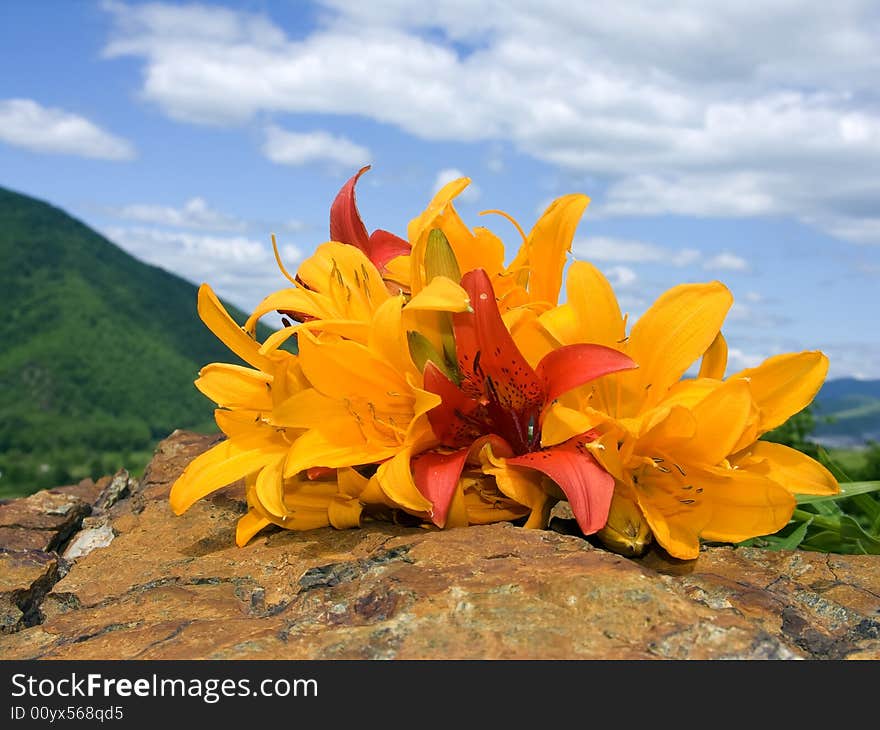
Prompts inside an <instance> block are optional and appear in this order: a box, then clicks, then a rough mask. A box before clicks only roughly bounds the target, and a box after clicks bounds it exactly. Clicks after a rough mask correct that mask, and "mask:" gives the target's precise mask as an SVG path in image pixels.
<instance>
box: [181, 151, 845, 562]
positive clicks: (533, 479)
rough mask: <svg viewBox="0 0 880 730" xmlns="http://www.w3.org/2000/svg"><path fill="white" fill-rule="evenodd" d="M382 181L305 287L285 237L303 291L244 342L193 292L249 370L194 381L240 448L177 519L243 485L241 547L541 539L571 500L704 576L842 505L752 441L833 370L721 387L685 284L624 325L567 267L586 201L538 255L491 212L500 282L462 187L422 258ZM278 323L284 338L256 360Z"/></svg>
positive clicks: (279, 295)
mask: <svg viewBox="0 0 880 730" xmlns="http://www.w3.org/2000/svg"><path fill="white" fill-rule="evenodd" d="M367 169H369V168H368V167H365V168H363V169H362V170H360V171H359V172H358V173H357V174H356V175H354V176H353V177H352V178H351V179H350V180H349V181H348V182H347V183H346V184H345V185H344V186H343V187H342V189H341V190H340V192H339V194H338V195H337V197H336V199H335V200H334V202H333V204H332V206H331V209H330V239H331V240H329V241H328V242H326V243H322V244H321V245H320V246H318V248H317V249H316V250H315V252H314V254H313V255H312V256H311V257H309V258H307V259H306V260H305V261H303V263H302V264H301V265H300V267H299V269H298V270H297V272H296V275H295V276H291V275H290V274H289V273H288V272H287V271H286V270H285V268H284V265H283V263H282V261H281V260H280V258H279V257H278V249H277V246H276V245H275V239H274V237H273V239H272V242H273V246H274V247H275V252H276V258H277V260H278V265H279V268H280V269H281V272H282V273H283V274H284V276H285V277H286V278H287V279H288V280H289V281H290V286H289V287H287V288H284V289H281V290H279V291H276V292H274V293H272V294H269V296H267V297H266V298H265V299H264V300H263V301H262V302H261V303H260V304H259V306H258V307H257V308H256V310H255V311H254V312H253V314H251V316H250V318H249V319H248V320H247V321H246V322H245V323H244V324H243V326H242V325H239V324H238V323H236V322H235V321H234V320H233V319H232V318H231V317H230V316H229V314H228V313H227V312H226V310H225V309H224V308H223V306H222V305H221V303H220V301H219V299H218V298H217V296H216V295H215V294H214V292H213V291H212V290H211V288H210V287H209V286H208V285H207V284H203V285H202V286H201V287H200V289H199V296H198V312H199V315H200V317H201V319H202V320H203V321H204V323H205V324H206V325H207V326H208V327H209V328H210V329H211V330H212V331H213V332H214V334H215V335H216V336H217V337H218V338H219V339H220V340H221V341H222V342H224V343H225V344H226V346H227V347H228V348H229V349H230V350H231V351H232V352H233V353H235V355H237V356H238V357H239V358H241V360H243V361H244V362H246V363H247V364H248V365H249V367H244V366H240V365H235V364H227V363H213V364H210V365H207V366H206V367H204V368H203V369H202V370H201V371H200V372H199V377H198V379H197V380H196V381H195V384H196V386H197V387H198V389H199V390H200V391H201V392H202V393H203V394H204V395H206V396H207V397H208V398H209V399H211V400H212V401H213V402H214V403H216V404H217V409H216V411H215V417H216V422H217V425H218V427H219V428H220V430H221V431H222V432H223V433H224V434H225V435H226V437H227V438H225V439H224V440H223V441H221V442H220V443H218V444H217V445H216V446H214V447H213V448H211V449H210V450H209V451H207V452H205V453H204V454H202V455H201V456H199V457H197V458H196V459H195V460H194V461H192V462H191V463H190V465H189V466H188V467H187V468H186V470H185V471H184V472H183V474H182V475H181V476H180V478H179V479H178V480H177V481H176V483H175V484H174V485H173V488H172V490H171V496H170V500H171V507H172V509H173V510H174V511H175V512H176V513H177V514H180V513H182V512H184V511H185V510H187V509H188V508H189V507H190V506H191V505H192V504H193V503H195V502H196V501H197V500H199V499H201V498H202V497H205V496H206V495H208V494H209V493H211V492H212V491H214V490H216V489H219V488H221V487H224V486H227V485H229V484H232V483H234V482H237V481H238V480H243V481H244V485H245V486H244V489H245V492H246V498H247V505H248V511H247V513H246V514H244V515H243V516H242V517H241V519H240V520H239V522H238V527H237V534H236V541H237V543H238V545H240V546H243V545H245V544H247V543H248V542H249V541H250V540H251V539H252V538H253V537H254V536H255V535H256V534H257V533H258V532H260V531H261V530H262V529H263V528H265V527H268V526H269V525H278V526H280V527H282V528H288V529H294V530H308V529H313V528H319V527H326V526H329V525H332V526H333V527H335V528H339V529H344V528H354V527H358V526H360V525H362V524H364V522H365V521H367V520H375V519H390V520H395V521H398V522H400V521H403V522H405V523H411V524H421V525H424V526H426V527H428V528H431V527H434V528H452V527H465V526H467V525H475V524H486V523H491V522H497V521H502V520H506V521H511V522H514V523H516V524H518V525H522V526H524V527H526V528H544V527H546V526H547V524H548V521H549V519H550V511H551V509H552V508H553V506H554V505H555V504H556V503H557V502H560V501H567V502H568V504H569V505H570V507H571V511H572V513H573V515H574V517H575V519H576V520H577V525H578V527H579V528H580V530H581V531H582V532H583V533H584V535H594V536H595V538H596V539H598V540H599V541H601V542H602V544H604V545H605V546H607V547H608V548H609V549H611V550H614V551H616V552H619V553H622V554H625V555H637V554H640V553H641V552H642V551H643V550H644V549H645V547H646V545H648V543H649V542H650V541H651V540H652V539H653V540H655V541H656V542H657V543H658V544H659V545H660V546H661V547H662V548H664V549H665V550H666V551H667V552H668V553H669V554H671V555H672V556H674V557H676V558H682V559H692V558H695V557H697V554H698V552H699V547H700V540H701V539H702V540H711V541H721V542H740V541H743V540H746V539H748V538H752V537H756V536H761V535H769V534H772V533H774V532H777V531H778V530H780V529H781V528H783V527H784V526H785V525H786V524H787V523H788V522H789V520H790V519H791V517H792V513H793V510H794V508H795V504H796V499H795V495H796V494H798V495H832V494H836V493H837V492H838V491H839V485H838V484H837V482H836V480H835V478H834V477H833V476H832V474H831V473H830V472H829V471H828V470H827V469H826V468H825V467H823V466H822V465H821V464H819V463H818V462H817V461H815V460H813V459H811V458H810V457H808V456H806V455H805V454H802V453H801V452H799V451H796V450H794V449H791V448H788V447H786V446H783V445H780V444H776V443H771V442H769V441H765V440H759V437H760V436H761V435H762V434H764V433H765V432H767V431H769V430H770V429H773V428H775V427H776V426H779V425H780V424H782V423H783V422H784V421H786V420H787V419H788V418H789V417H790V416H792V415H793V414H795V413H797V412H798V411H800V410H802V409H803V408H804V407H806V406H807V405H808V404H809V403H810V402H811V401H812V399H813V398H814V396H815V395H816V393H817V392H818V390H819V388H820V387H821V385H822V383H823V381H824V379H825V375H826V373H827V370H828V359H827V357H826V356H825V355H824V354H823V353H822V352H819V351H806V352H799V353H790V354H782V355H775V356H773V357H770V358H769V359H767V360H766V361H765V362H763V363H762V364H761V365H759V366H758V367H755V368H749V369H746V370H742V371H740V372H737V373H735V374H733V375H728V376H726V377H725V370H726V367H727V345H726V343H725V339H724V337H723V336H722V334H721V328H722V325H723V323H724V318H725V315H726V314H727V312H728V310H729V309H730V307H731V304H732V303H733V297H732V295H731V293H730V291H729V290H728V288H727V287H726V286H724V284H722V283H720V282H718V281H712V282H708V283H698V284H682V285H679V286H676V287H673V288H672V289H670V290H669V291H667V292H666V293H664V294H663V295H662V296H660V297H659V298H658V299H657V301H656V302H654V304H653V305H652V306H651V307H650V308H649V309H648V310H647V311H646V312H645V313H644V315H642V316H641V317H640V318H639V319H638V321H637V322H635V323H633V324H632V325H631V326H629V323H628V322H627V316H626V315H625V314H622V313H621V310H620V306H619V304H618V301H617V298H616V297H615V294H614V291H613V289H612V287H611V285H610V284H609V282H608V280H607V279H606V278H605V277H604V276H603V275H602V273H601V272H600V271H599V270H598V269H597V268H596V267H595V266H593V265H591V264H590V263H588V262H585V261H575V262H572V263H571V264H570V265H569V266H568V270H567V272H566V271H565V269H566V264H568V263H569V262H568V258H569V250H570V248H571V243H572V238H573V236H574V231H575V228H576V227H577V225H578V223H579V221H580V218H581V216H582V215H583V212H584V210H585V209H586V207H587V204H588V203H589V199H588V198H587V197H586V196H585V195H580V194H573V195H566V196H563V197H561V198H559V199H557V200H555V201H554V202H553V203H551V204H550V206H549V207H548V208H547V210H546V211H545V212H544V214H543V215H542V216H541V217H540V219H539V220H538V221H537V223H535V225H534V227H533V228H532V229H531V231H530V232H529V233H528V235H527V234H526V233H525V232H524V231H523V230H522V229H521V228H520V226H519V225H518V224H517V223H516V221H514V220H513V219H512V218H510V217H509V216H507V215H506V214H504V213H501V212H500V211H487V212H491V213H497V214H500V215H503V216H504V217H505V218H507V219H508V220H510V221H511V222H512V223H513V225H514V226H515V228H516V230H517V231H518V233H519V235H520V237H521V241H519V242H518V243H519V246H518V250H517V252H516V254H515V256H513V258H512V260H511V261H510V263H509V264H507V263H505V261H506V255H505V253H506V252H505V246H504V243H503V242H502V241H501V239H500V238H499V237H498V236H496V235H495V234H493V233H492V232H491V231H490V230H489V229H488V228H485V227H475V228H473V229H472V228H469V227H468V226H467V225H466V224H465V223H464V221H463V220H462V219H461V218H460V217H459V215H458V213H457V212H456V209H455V207H454V205H453V201H454V199H455V197H456V196H457V195H459V194H460V193H461V192H462V190H464V189H465V187H466V186H467V185H468V184H469V182H470V181H469V180H468V178H461V179H458V180H455V181H453V182H450V183H449V184H447V185H446V186H445V187H444V188H443V189H441V190H440V191H439V192H438V193H437V194H436V196H435V197H434V199H433V200H432V201H431V202H430V203H429V205H428V207H427V208H426V209H425V210H424V211H423V212H422V213H420V214H419V215H417V216H416V217H415V218H413V219H412V220H411V221H410V223H409V226H408V228H407V232H406V233H407V237H406V239H404V238H401V237H398V236H397V235H394V234H392V233H389V232H388V231H385V230H381V229H378V230H374V231H373V232H372V233H368V231H367V229H366V227H365V225H364V223H363V221H362V220H361V217H360V214H359V213H358V209H357V205H356V202H355V186H356V184H357V181H358V179H359V177H360V176H361V175H362V174H363V173H364V172H365V171H366V170H367ZM563 279H564V285H565V297H564V301H562V302H560V293H561V289H562V287H563ZM270 312H279V313H280V314H281V315H283V319H282V322H283V325H284V326H283V327H282V328H281V329H279V330H278V331H276V332H274V333H273V334H272V335H271V336H269V337H268V338H267V339H266V340H265V341H264V342H259V341H258V340H257V339H256V336H255V332H256V325H257V322H258V321H259V320H260V318H261V317H263V316H264V315H266V314H268V313H270ZM292 338H295V342H296V348H292V347H289V343H288V346H287V347H285V343H287V342H288V341H290V340H291V339H292ZM294 349H295V350H296V352H293V350H294Z"/></svg>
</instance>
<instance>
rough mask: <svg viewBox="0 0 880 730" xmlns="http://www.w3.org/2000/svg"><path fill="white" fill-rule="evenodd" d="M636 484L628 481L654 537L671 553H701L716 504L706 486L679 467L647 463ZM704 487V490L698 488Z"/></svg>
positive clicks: (681, 555)
mask: <svg viewBox="0 0 880 730" xmlns="http://www.w3.org/2000/svg"><path fill="white" fill-rule="evenodd" d="M633 478H634V479H636V478H637V479H638V481H637V483H635V484H628V487H629V488H630V490H631V492H630V493H631V494H634V495H635V497H636V499H637V500H638V505H639V508H640V509H641V511H642V514H643V515H644V516H645V519H646V520H647V522H648V526H649V527H650V528H651V532H652V533H653V534H654V539H655V540H656V541H657V543H658V544H659V545H660V546H662V547H663V549H664V550H666V551H667V552H668V553H669V554H670V555H672V556H673V557H675V558H679V559H680V560H693V559H694V558H696V557H697V556H698V555H699V553H700V534H701V533H702V531H703V528H704V527H705V526H706V524H707V523H708V521H709V518H710V516H711V510H712V506H711V503H710V501H709V499H708V495H706V494H705V492H706V490H705V486H704V485H703V484H697V483H696V481H695V480H694V478H693V476H692V475H691V474H690V472H689V473H688V477H687V481H686V480H685V477H684V476H683V475H682V474H681V473H680V472H679V471H678V470H676V469H672V470H670V471H669V472H663V471H660V470H659V469H655V468H651V467H647V468H645V469H642V470H641V471H640V472H638V474H637V477H636V476H634V477H633ZM698 489H702V490H703V491H702V492H699V493H698V492H697V490H698Z"/></svg>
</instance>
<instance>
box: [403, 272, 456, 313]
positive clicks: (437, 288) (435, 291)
mask: <svg viewBox="0 0 880 730" xmlns="http://www.w3.org/2000/svg"><path fill="white" fill-rule="evenodd" d="M470 306H471V305H470V298H469V297H468V294H467V292H466V291H465V290H464V289H462V288H461V286H460V285H459V284H457V283H456V282H454V281H452V279H448V278H447V277H445V276H435V277H434V278H433V279H431V281H430V283H429V284H428V285H427V286H425V287H424V288H423V289H422V290H421V291H420V292H419V293H418V294H416V295H415V296H414V297H413V298H412V299H410V301H409V303H408V304H407V305H406V308H407V309H419V310H429V311H435V312H467V311H468V310H469V309H470Z"/></svg>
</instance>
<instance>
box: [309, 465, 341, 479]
mask: <svg viewBox="0 0 880 730" xmlns="http://www.w3.org/2000/svg"><path fill="white" fill-rule="evenodd" d="M331 474H336V467H329V466H313V467H310V468H309V469H306V476H307V477H308V478H309V479H310V480H312V481H314V480H315V479H321V478H323V477H329V476H330V475H331Z"/></svg>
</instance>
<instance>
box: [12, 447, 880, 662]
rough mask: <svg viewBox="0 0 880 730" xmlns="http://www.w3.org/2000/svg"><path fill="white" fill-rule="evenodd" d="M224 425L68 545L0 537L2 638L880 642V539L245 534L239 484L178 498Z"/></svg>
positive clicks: (523, 647) (832, 654)
mask: <svg viewBox="0 0 880 730" xmlns="http://www.w3.org/2000/svg"><path fill="white" fill-rule="evenodd" d="M215 441H216V437H206V436H200V435H197V434H192V433H187V432H175V433H174V434H172V435H171V436H170V437H169V438H167V439H166V440H165V441H163V442H162V443H161V444H160V445H159V447H158V448H157V451H156V455H155V457H154V459H153V461H152V462H151V464H150V465H149V466H148V468H147V470H146V472H145V474H144V478H143V480H142V481H141V483H140V484H137V483H135V482H133V481H132V480H128V479H127V477H126V489H125V490H118V493H117V501H116V502H115V504H112V505H108V506H104V507H103V508H102V509H101V510H95V511H94V512H93V515H92V516H91V517H89V518H88V519H87V520H86V521H85V522H84V523H83V522H82V521H81V523H80V526H81V527H82V529H81V530H80V532H79V533H78V534H76V535H74V536H73V537H71V538H70V539H69V540H66V541H65V543H64V546H63V548H62V547H59V548H58V549H61V550H62V551H63V554H64V556H65V557H64V558H59V557H58V555H57V554H55V553H52V552H39V551H33V550H31V551H28V550H16V549H7V550H4V551H2V552H0V566H2V567H0V571H2V573H0V574H2V576H3V578H2V580H0V611H2V616H3V619H2V620H3V622H4V623H3V625H4V627H6V629H5V630H6V631H7V633H5V634H3V635H0V655H2V656H3V657H4V658H8V659H28V658H43V659H87V658H104V659H192V658H208V659H227V658H229V659H231V658H235V659H251V658H254V659H258V658H259V659H336V658H339V659H360V658H368V659H393V658H401V659H414V658H417V659H432V658H438V659H441V658H442V659H455V658H500V659H667V658H668V659H841V658H858V659H877V658H880V571H878V568H880V559H878V558H877V557H876V556H842V555H824V554H819V553H809V552H803V551H797V552H768V551H762V550H758V549H752V548H748V549H744V548H739V549H734V548H732V547H712V548H706V549H705V550H704V551H703V552H702V553H701V555H700V557H699V558H698V559H697V560H695V561H690V562H682V561H676V560H673V559H670V558H669V557H668V556H667V555H666V554H665V553H662V552H661V551H659V550H653V551H651V552H649V553H648V554H647V555H646V556H645V557H644V558H642V559H640V560H638V561H635V560H629V559H626V558H623V557H620V556H617V555H614V554H612V553H608V552H606V551H604V550H602V549H599V548H597V547H594V546H593V545H592V544H590V543H589V542H588V541H586V540H584V539H583V538H582V537H579V536H577V535H571V534H563V533H564V532H566V531H567V521H566V520H565V518H564V512H563V513H561V514H562V516H561V517H559V518H558V519H557V520H555V521H554V526H555V527H556V528H557V529H559V531H556V530H546V531H532V530H524V529H521V528H519V527H515V526H513V525H510V524H497V525H488V526H484V527H469V528H464V529H457V530H448V531H437V530H427V529H421V528H411V527H403V526H399V525H392V524H387V523H380V522H373V523H369V524H367V525H366V526H365V527H364V528H362V529H357V530H347V531H335V530H332V529H330V528H327V529H322V530H314V531H310V532H290V531H284V530H278V529H275V528H272V530H267V531H265V532H264V533H261V535H260V536H258V537H257V538H255V539H254V540H253V541H252V542H251V544H250V545H248V546H247V547H245V548H237V547H236V546H235V544H234V531H235V522H236V520H237V519H238V517H239V516H240V514H241V513H242V512H243V510H244V503H243V501H242V491H241V485H233V486H230V487H228V488H226V489H225V490H221V491H219V492H216V493H215V494H213V495H212V496H210V497H209V498H207V499H204V500H202V501H200V502H198V503H197V504H196V505H194V506H193V507H192V508H191V509H190V510H189V511H188V512H187V513H186V514H184V515H182V516H179V517H178V516H174V515H173V514H172V512H171V510H170V509H169V507H168V490H169V488H170V486H171V484H172V483H173V482H174V479H175V478H176V477H177V475H178V474H180V472H181V471H182V469H183V468H184V466H185V465H186V464H187V463H188V462H189V460H191V459H192V458H193V457H194V456H196V455H197V454H199V453H201V452H202V451H204V450H205V449H206V448H208V447H209V446H210V445H211V444H212V443H214V442H215ZM106 488H107V484H105V485H104V487H103V488H102V493H105V492H106ZM126 490H128V491H130V494H128V495H126V494H125V492H126ZM54 491H55V492H57V491H58V490H54ZM120 497H121V498H120ZM29 499H31V502H30V503H29V505H31V506H32V505H33V504H34V503H36V501H37V500H34V498H29ZM40 499H47V498H46V497H41V498H40ZM20 501H27V500H20ZM90 501H91V504H92V505H95V504H97V503H98V497H97V496H95V497H93V499H92V500H90ZM45 504H50V505H51V504H54V502H52V501H51V500H49V501H48V502H45ZM9 507H11V508H13V511H12V512H10V513H9V514H18V513H19V512H18V511H17V510H21V509H22V507H21V506H20V505H19V504H18V502H13V503H11V504H9V505H6V506H4V507H3V508H0V509H6V508H9ZM29 510H30V506H29V507H28V511H29ZM35 519H36V518H35ZM47 519H48V518H47ZM2 524H7V523H2ZM15 524H16V525H17V524H18V523H15ZM15 529H20V528H19V527H16V528H15ZM36 529H44V528H36ZM4 539H5V538H4V537H3V536H2V533H0V541H2V540H4ZM102 543H103V544H102ZM0 544H5V542H0ZM78 546H79V547H78ZM86 548H87V549H86ZM29 561H30V562H29ZM34 586H36V587H34ZM16 611H17V612H18V613H16Z"/></svg>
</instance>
